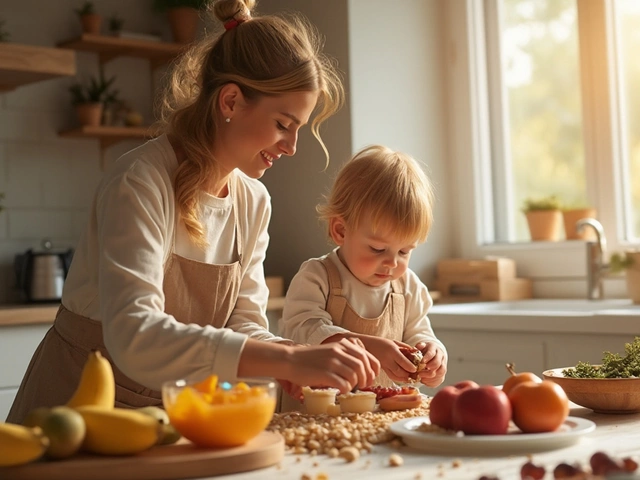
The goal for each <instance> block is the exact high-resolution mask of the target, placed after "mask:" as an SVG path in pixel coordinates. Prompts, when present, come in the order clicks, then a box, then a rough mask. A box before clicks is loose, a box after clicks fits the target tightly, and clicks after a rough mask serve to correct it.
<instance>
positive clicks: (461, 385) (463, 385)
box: [453, 380, 480, 390]
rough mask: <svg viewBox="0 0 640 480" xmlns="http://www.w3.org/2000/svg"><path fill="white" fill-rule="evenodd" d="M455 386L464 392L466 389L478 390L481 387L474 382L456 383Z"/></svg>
mask: <svg viewBox="0 0 640 480" xmlns="http://www.w3.org/2000/svg"><path fill="white" fill-rule="evenodd" d="M453 386H454V387H456V388H457V389H459V390H462V389H465V388H478V387H479V386H480V385H478V384H477V383H476V382H474V381H473V380H462V381H460V382H458V383H454V384H453Z"/></svg>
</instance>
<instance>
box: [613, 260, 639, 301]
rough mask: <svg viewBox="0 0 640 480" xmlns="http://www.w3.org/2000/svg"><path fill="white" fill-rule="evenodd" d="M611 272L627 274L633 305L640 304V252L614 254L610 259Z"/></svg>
mask: <svg viewBox="0 0 640 480" xmlns="http://www.w3.org/2000/svg"><path fill="white" fill-rule="evenodd" d="M609 272H611V273H621V272H625V277H626V282H627V294H628V295H629V298H631V300H632V301H633V303H640V250H638V249H631V248H629V249H627V250H625V251H624V252H622V253H620V252H614V253H612V254H611V257H610V259H609Z"/></svg>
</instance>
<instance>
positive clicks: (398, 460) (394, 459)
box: [389, 453, 404, 467]
mask: <svg viewBox="0 0 640 480" xmlns="http://www.w3.org/2000/svg"><path fill="white" fill-rule="evenodd" d="M403 463H404V458H402V457H401V456H400V455H398V454H397V453H392V454H391V455H389V466H390V467H399V466H401V465H402V464H403Z"/></svg>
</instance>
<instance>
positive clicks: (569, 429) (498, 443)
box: [390, 417, 596, 456]
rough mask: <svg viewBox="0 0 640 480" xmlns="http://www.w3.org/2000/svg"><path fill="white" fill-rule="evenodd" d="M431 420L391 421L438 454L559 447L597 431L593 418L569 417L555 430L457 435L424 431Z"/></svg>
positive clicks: (413, 442) (413, 443) (410, 441)
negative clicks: (419, 428)
mask: <svg viewBox="0 0 640 480" xmlns="http://www.w3.org/2000/svg"><path fill="white" fill-rule="evenodd" d="M423 423H431V422H430V421H429V417H413V418H405V419H403V420H399V421H397V422H394V423H392V424H391V427H390V428H391V431H392V432H393V433H394V434H396V435H398V436H399V437H401V438H402V440H403V441H404V443H405V444H406V445H408V446H410V447H413V448H417V449H419V450H423V451H425V452H428V453H435V454H453V455H460V456H461V455H508V454H518V453H520V454H527V453H534V452H542V451H547V450H555V449H558V448H564V447H568V446H571V445H573V444H575V443H577V442H578V441H579V440H580V438H581V437H583V436H584V435H586V434H587V433H590V432H593V431H594V430H595V428H596V424H595V423H593V422H592V421H591V420H586V419H584V418H578V417H567V419H566V420H565V422H564V424H563V425H561V426H560V428H559V429H558V430H556V431H555V432H549V433H520V431H519V430H518V429H517V428H515V427H513V429H512V430H511V431H510V432H509V433H507V434H506V435H461V436H458V435H454V434H449V433H441V432H421V431H419V430H418V427H419V426H420V425H422V424H423Z"/></svg>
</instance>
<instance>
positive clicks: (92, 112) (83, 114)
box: [69, 72, 117, 126]
mask: <svg viewBox="0 0 640 480" xmlns="http://www.w3.org/2000/svg"><path fill="white" fill-rule="evenodd" d="M115 80H116V77H115V76H113V77H111V78H109V79H106V78H105V76H104V74H103V73H102V72H100V75H99V76H98V77H91V78H90V79H89V82H88V83H87V84H83V83H75V84H73V85H71V86H70V87H69V92H70V93H71V103H72V104H73V106H74V107H75V109H76V113H77V115H78V120H79V121H80V123H81V124H82V125H92V126H98V125H100V124H101V122H102V113H103V111H104V103H105V101H107V99H109V98H111V97H112V96H113V95H114V94H115V95H117V91H110V90H109V89H110V88H111V85H112V84H113V82H115Z"/></svg>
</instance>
